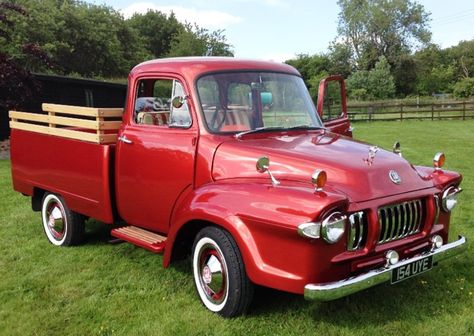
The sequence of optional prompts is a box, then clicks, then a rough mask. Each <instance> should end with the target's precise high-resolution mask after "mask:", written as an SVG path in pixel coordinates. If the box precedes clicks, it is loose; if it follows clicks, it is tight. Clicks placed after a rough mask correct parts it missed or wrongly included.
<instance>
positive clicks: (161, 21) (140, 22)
mask: <svg viewBox="0 0 474 336" xmlns="http://www.w3.org/2000/svg"><path fill="white" fill-rule="evenodd" d="M127 23H128V25H129V26H130V27H132V28H134V29H135V30H136V31H137V32H138V33H139V34H140V37H141V38H142V39H143V40H144V46H145V48H146V49H147V50H148V51H149V52H150V54H152V55H153V56H154V57H156V58H160V57H163V56H165V55H167V54H168V53H169V52H170V50H171V43H172V42H173V41H174V40H175V39H176V37H177V36H178V34H179V33H180V32H181V30H182V29H183V25H182V24H181V23H180V22H179V21H178V20H177V19H176V16H175V15H174V14H173V13H171V14H170V15H169V16H167V15H166V14H164V13H161V12H159V11H153V10H149V11H148V12H147V13H145V14H134V15H133V16H132V17H131V18H130V19H129V20H127Z"/></svg>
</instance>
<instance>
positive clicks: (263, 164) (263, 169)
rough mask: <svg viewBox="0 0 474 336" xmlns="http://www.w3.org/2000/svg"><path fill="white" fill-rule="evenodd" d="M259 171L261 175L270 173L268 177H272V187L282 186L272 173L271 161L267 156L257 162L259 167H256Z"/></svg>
mask: <svg viewBox="0 0 474 336" xmlns="http://www.w3.org/2000/svg"><path fill="white" fill-rule="evenodd" d="M256 168H257V171H258V172H259V173H262V174H263V173H268V176H270V180H271V181H272V185H273V186H274V187H276V186H277V185H279V184H280V181H278V180H277V179H276V178H275V177H274V176H273V174H272V172H271V171H270V169H269V168H270V159H268V157H266V156H262V157H261V158H259V159H258V160H257V165H256Z"/></svg>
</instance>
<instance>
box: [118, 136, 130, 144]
mask: <svg viewBox="0 0 474 336" xmlns="http://www.w3.org/2000/svg"><path fill="white" fill-rule="evenodd" d="M118 139H119V140H120V141H122V142H125V143H126V144H132V143H133V141H132V140H128V139H127V137H126V136H125V135H122V136H120V137H119V138H118Z"/></svg>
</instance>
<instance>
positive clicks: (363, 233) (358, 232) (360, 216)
mask: <svg viewBox="0 0 474 336" xmlns="http://www.w3.org/2000/svg"><path fill="white" fill-rule="evenodd" d="M367 226H368V222H367V214H366V213H365V212H364V211H359V212H355V213H353V214H351V215H349V234H348V236H347V250H348V251H356V250H358V249H360V248H362V247H363V246H364V245H365V242H366V240H367Z"/></svg>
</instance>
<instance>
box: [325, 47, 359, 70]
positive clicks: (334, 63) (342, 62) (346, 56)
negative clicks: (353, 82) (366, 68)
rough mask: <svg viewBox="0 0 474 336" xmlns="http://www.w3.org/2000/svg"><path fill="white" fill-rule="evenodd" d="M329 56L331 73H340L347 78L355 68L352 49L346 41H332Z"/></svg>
mask: <svg viewBox="0 0 474 336" xmlns="http://www.w3.org/2000/svg"><path fill="white" fill-rule="evenodd" d="M327 57H328V59H329V65H328V72H329V73H330V74H338V75H342V76H344V77H346V78H347V77H348V76H349V75H350V74H351V73H352V72H353V71H354V69H355V62H354V59H353V55H352V50H351V48H350V46H349V45H347V44H345V43H336V42H333V43H331V44H330V45H329V53H328V54H327Z"/></svg>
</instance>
